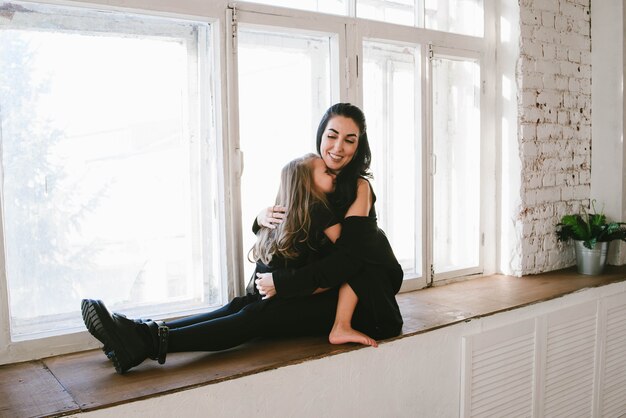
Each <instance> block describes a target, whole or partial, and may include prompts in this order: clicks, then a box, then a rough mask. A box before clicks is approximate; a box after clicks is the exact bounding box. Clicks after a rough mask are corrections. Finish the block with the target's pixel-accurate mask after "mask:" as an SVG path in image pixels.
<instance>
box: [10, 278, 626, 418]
mask: <svg viewBox="0 0 626 418" xmlns="http://www.w3.org/2000/svg"><path fill="white" fill-rule="evenodd" d="M621 281H626V266H620V267H609V268H607V272H605V274H603V275H602V276H584V275H580V274H578V273H576V271H575V269H574V268H569V269H565V270H559V271H555V272H549V273H543V274H539V275H534V276H525V277H522V278H518V277H511V276H502V275H494V276H489V277H483V278H477V279H473V280H468V281H464V282H459V283H453V284H448V285H445V286H440V287H434V288H429V289H423V290H418V291H415V292H410V293H404V294H401V295H398V301H399V304H400V309H401V311H402V314H403V317H404V327H403V333H402V335H400V336H398V337H396V338H394V339H398V338H406V337H409V336H411V335H415V334H419V333H423V332H428V331H431V330H434V329H437V328H441V327H445V326H450V325H453V324H456V323H459V322H462V321H466V320H468V319H473V318H478V317H483V316H487V315H493V314H496V313H498V312H503V311H508V310H511V309H515V308H519V307H522V306H526V305H529V304H534V303H539V302H543V301H546V300H549V299H554V298H557V297H560V296H563V295H566V294H569V293H572V292H575V291H578V290H581V289H585V288H591V287H598V286H604V285H607V284H610V283H615V282H621ZM387 341H390V340H387ZM382 343H383V344H384V342H382ZM361 348H362V347H361V346H357V345H343V346H334V345H331V344H329V343H328V342H327V340H326V338H324V337H319V338H290V339H272V340H258V341H254V342H251V343H249V344H245V345H243V346H240V347H237V348H234V349H231V350H228V351H224V352H219V353H177V354H171V355H169V356H168V358H167V363H166V364H165V365H164V366H159V365H158V364H157V363H156V362H153V361H149V360H148V361H146V362H144V363H143V364H142V365H140V366H139V367H136V368H134V369H132V370H131V371H130V372H128V373H127V374H125V375H122V376H120V375H117V374H115V371H114V369H113V367H112V365H111V363H110V362H109V361H108V360H107V359H106V357H105V356H104V355H103V354H102V351H100V350H91V351H87V352H82V353H76V354H69V355H63V356H57V357H50V358H46V359H42V360H37V361H30V362H26V363H18V364H11V365H6V366H1V367H0V400H2V401H1V402H0V416H6V415H8V416H20V417H21V416H29V417H30V416H60V415H67V414H72V413H80V412H85V411H89V410H94V409H100V408H105V407H109V406H113V405H117V404H121V403H126V402H131V401H135V400H139V399H145V398H149V397H153V396H159V395H163V394H167V393H172V392H177V391H182V390H186V389H190V388H194V387H198V386H203V385H209V384H213V383H217V382H221V381H225V380H230V379H236V378H238V377H241V376H247V375H251V374H255V373H260V372H263V371H266V370H271V369H275V368H278V367H283V366H287V365H291V364H297V363H301V362H304V361H307V360H311V359H317V358H322V357H326V356H332V355H335V354H338V353H345V352H347V351H352V350H358V349H361Z"/></svg>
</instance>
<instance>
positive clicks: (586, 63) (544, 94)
mask: <svg viewBox="0 0 626 418" xmlns="http://www.w3.org/2000/svg"><path fill="white" fill-rule="evenodd" d="M519 4H520V34H521V39H520V58H519V62H518V65H517V82H518V86H519V95H518V126H519V132H518V137H519V141H520V155H521V161H522V170H523V172H522V179H523V182H522V191H521V196H522V205H521V208H520V213H519V222H520V223H521V225H522V228H521V230H522V237H523V238H522V243H521V246H520V248H519V251H521V257H520V259H521V260H522V266H521V268H522V271H521V272H519V273H520V274H534V273H540V272H543V271H549V270H555V269H559V268H563V267H566V266H569V265H572V264H573V263H574V254H573V250H572V249H571V245H569V246H566V245H563V244H561V243H558V242H557V240H556V235H555V225H556V224H557V223H558V221H559V219H560V218H561V216H563V215H564V214H566V213H572V212H574V213H575V212H579V211H580V210H581V208H583V207H588V206H589V196H590V192H591V184H590V177H591V176H590V173H591V171H590V170H591V167H590V164H591V26H590V25H591V22H590V0H520V2H519Z"/></svg>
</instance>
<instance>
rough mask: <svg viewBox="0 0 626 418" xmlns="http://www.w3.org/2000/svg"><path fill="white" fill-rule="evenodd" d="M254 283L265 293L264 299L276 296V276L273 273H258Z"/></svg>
mask: <svg viewBox="0 0 626 418" xmlns="http://www.w3.org/2000/svg"><path fill="white" fill-rule="evenodd" d="M256 277H258V279H256V280H255V281H254V283H255V284H256V288H257V289H259V293H260V294H261V295H263V299H269V298H271V297H273V296H276V288H275V287H274V277H273V276H272V273H257V274H256Z"/></svg>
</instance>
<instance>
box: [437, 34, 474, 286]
mask: <svg viewBox="0 0 626 418" xmlns="http://www.w3.org/2000/svg"><path fill="white" fill-rule="evenodd" d="M435 58H443V59H448V60H452V61H460V62H475V63H477V64H478V66H479V71H480V80H481V84H482V81H483V80H484V78H483V77H484V75H483V63H482V59H481V52H480V51H476V50H466V49H459V48H445V47H438V46H433V45H431V47H430V54H429V60H428V74H429V75H430V74H432V60H433V59H435ZM480 90H481V92H480V96H481V104H480V108H481V115H483V114H484V113H485V111H484V107H483V104H482V97H483V96H484V92H483V89H482V88H481V89H480ZM432 93H433V88H432V77H430V79H429V90H428V101H429V103H430V104H429V106H428V108H429V110H430V113H429V116H430V123H429V126H430V130H429V134H428V139H427V141H428V148H429V149H430V150H433V149H434V144H433V141H434V134H433V131H432V126H433V119H432V118H433V114H432V109H433V105H432V103H433V94H432ZM482 129H483V127H482V120H481V127H480V131H481V134H480V138H481V147H480V148H481V152H480V154H481V155H480V156H481V162H482V161H483V160H484V158H485V155H484V147H483V142H484V141H485V138H484V136H483V135H482ZM429 155H430V156H431V158H429V163H430V164H435V165H436V156H435V154H434V153H433V152H432V151H431V152H429ZM431 167H432V166H431ZM435 170H436V167H432V168H431V169H430V170H429V176H428V177H429V183H430V184H429V187H428V190H429V195H428V201H429V202H430V203H431V204H430V205H429V207H428V211H429V213H430V214H431V216H432V211H433V209H434V207H433V204H434V195H433V189H434V173H435ZM483 174H484V173H483V172H482V166H481V180H482V178H483ZM480 194H481V196H483V195H484V191H483V187H482V182H481V187H480ZM479 202H480V210H479V213H481V214H482V211H483V206H484V205H483V203H482V202H483V200H482V199H479ZM430 220H431V222H429V231H428V233H429V236H430V239H429V242H430V243H431V244H430V245H431V246H432V243H433V240H434V228H433V223H434V221H433V218H432V217H430ZM484 235H485V232H484V218H483V217H482V216H481V219H480V220H479V236H480V237H484ZM482 242H483V239H480V238H479V255H478V265H476V266H472V267H467V268H463V269H458V270H452V271H446V272H442V273H439V272H437V271H436V270H434V268H433V265H434V255H433V254H432V253H431V257H432V258H431V262H430V269H431V284H432V283H433V281H434V282H444V281H447V280H450V279H455V278H457V277H466V276H471V275H478V274H482V273H483V254H484V244H483V243H482Z"/></svg>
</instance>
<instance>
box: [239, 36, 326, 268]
mask: <svg viewBox="0 0 626 418" xmlns="http://www.w3.org/2000/svg"><path fill="white" fill-rule="evenodd" d="M237 55H238V59H239V125H240V141H241V149H242V151H243V153H244V167H245V168H244V172H243V175H242V178H241V202H242V209H241V211H242V216H243V219H242V222H243V224H242V229H243V253H244V254H248V251H249V250H250V248H252V245H253V244H254V240H255V237H254V235H252V233H251V232H250V226H251V223H252V221H253V219H254V217H255V216H256V215H257V213H258V212H259V210H261V209H262V208H263V207H266V206H269V205H272V204H274V199H275V198H276V193H277V191H278V184H279V180H280V170H281V168H282V167H283V166H284V165H285V164H287V162H289V161H290V160H291V159H293V158H295V157H298V156H301V155H304V154H305V153H307V152H315V132H316V130H317V125H318V123H319V120H320V119H321V117H322V115H323V113H324V111H325V110H326V109H327V108H328V107H329V106H330V104H331V94H330V88H331V71H330V59H331V58H330V37H328V36H321V37H316V36H310V35H298V34H295V33H293V32H289V33H281V32H270V31H258V30H252V29H246V28H245V27H242V28H241V30H240V32H239V50H238V54H237ZM245 265H246V271H245V274H246V278H247V277H249V276H250V274H252V269H253V264H252V263H246V264H245Z"/></svg>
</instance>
